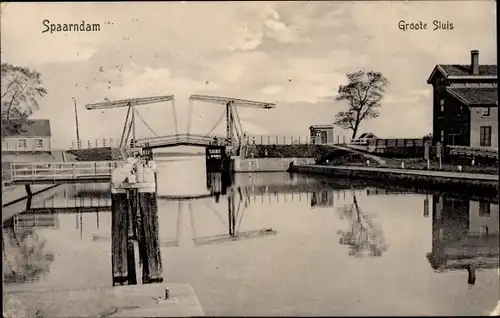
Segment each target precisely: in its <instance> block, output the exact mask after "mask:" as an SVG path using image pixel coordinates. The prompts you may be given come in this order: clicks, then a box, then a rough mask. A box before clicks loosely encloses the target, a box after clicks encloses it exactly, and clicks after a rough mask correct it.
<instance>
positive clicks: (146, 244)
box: [138, 193, 163, 284]
mask: <svg viewBox="0 0 500 318" xmlns="http://www.w3.org/2000/svg"><path fill="white" fill-rule="evenodd" d="M138 197H139V213H140V219H141V222H140V228H139V231H140V232H141V235H139V237H140V241H139V246H140V247H139V248H140V249H143V260H142V264H143V278H142V282H143V284H149V283H154V282H162V281H163V267H162V262H161V254H160V246H159V240H160V238H159V226H158V206H157V202H156V194H155V193H139V195H138Z"/></svg>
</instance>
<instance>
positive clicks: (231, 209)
mask: <svg viewBox="0 0 500 318" xmlns="http://www.w3.org/2000/svg"><path fill="white" fill-rule="evenodd" d="M207 179H208V180H210V183H209V187H210V190H211V193H215V196H216V197H215V202H216V203H218V202H219V200H220V198H219V196H218V194H219V193H221V194H222V193H223V192H225V193H226V194H227V195H226V200H227V219H226V220H224V218H223V217H222V216H221V215H220V214H219V211H217V210H216V209H214V208H213V207H212V206H209V205H207V207H208V209H209V210H211V211H212V212H213V213H214V215H216V216H217V217H218V218H219V220H220V221H221V223H222V224H223V225H225V226H227V234H217V235H210V236H201V237H199V236H197V234H196V230H195V228H196V227H195V223H194V220H195V217H194V212H193V209H192V205H191V204H188V209H189V215H190V220H191V225H192V231H193V242H194V244H195V245H196V246H200V245H207V244H214V243H222V242H227V241H236V240H239V239H244V238H255V237H262V236H268V235H276V234H277V231H276V230H274V229H272V228H261V229H254V230H249V231H240V226H241V222H242V220H243V215H244V213H245V210H246V209H247V208H248V206H249V205H250V192H249V191H248V190H249V188H248V187H241V186H236V185H233V184H232V183H231V177H230V176H228V175H225V174H215V173H213V174H211V175H209V177H208V178H207Z"/></svg>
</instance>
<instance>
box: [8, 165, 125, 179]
mask: <svg viewBox="0 0 500 318" xmlns="http://www.w3.org/2000/svg"><path fill="white" fill-rule="evenodd" d="M118 165H119V162H117V161H95V162H55V163H54V162H50V163H11V164H10V171H4V170H3V169H2V175H3V174H4V173H5V174H9V175H10V181H11V182H15V181H36V180H58V179H78V178H83V177H97V176H109V175H111V171H113V169H115V168H116V167H118Z"/></svg>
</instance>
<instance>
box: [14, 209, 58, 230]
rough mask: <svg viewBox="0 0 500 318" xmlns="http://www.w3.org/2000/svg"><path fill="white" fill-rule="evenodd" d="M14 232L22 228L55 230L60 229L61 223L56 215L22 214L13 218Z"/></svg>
mask: <svg viewBox="0 0 500 318" xmlns="http://www.w3.org/2000/svg"><path fill="white" fill-rule="evenodd" d="M13 221H14V231H17V230H19V229H21V228H53V229H57V228H58V227H59V222H58V219H57V215H56V214H48V213H40V214H38V213H22V214H17V215H15V216H14V218H13Z"/></svg>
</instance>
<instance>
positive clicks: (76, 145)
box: [70, 138, 120, 149]
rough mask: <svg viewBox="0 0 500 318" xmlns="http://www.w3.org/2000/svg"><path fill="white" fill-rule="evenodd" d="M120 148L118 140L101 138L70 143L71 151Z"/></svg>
mask: <svg viewBox="0 0 500 318" xmlns="http://www.w3.org/2000/svg"><path fill="white" fill-rule="evenodd" d="M119 146H120V140H119V139H113V138H102V139H81V140H73V141H71V146H70V147H71V149H91V148H108V147H110V148H118V147H119Z"/></svg>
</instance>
